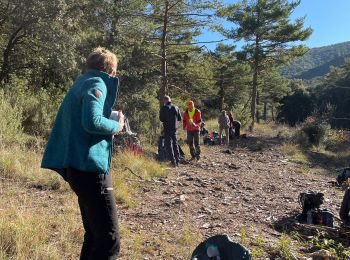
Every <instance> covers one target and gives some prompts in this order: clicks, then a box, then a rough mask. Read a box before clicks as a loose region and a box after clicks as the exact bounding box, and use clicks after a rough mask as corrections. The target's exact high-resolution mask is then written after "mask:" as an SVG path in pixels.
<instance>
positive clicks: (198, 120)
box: [183, 108, 202, 131]
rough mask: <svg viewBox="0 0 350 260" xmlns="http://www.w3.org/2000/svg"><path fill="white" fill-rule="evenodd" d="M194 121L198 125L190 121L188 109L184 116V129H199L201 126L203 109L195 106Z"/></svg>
mask: <svg viewBox="0 0 350 260" xmlns="http://www.w3.org/2000/svg"><path fill="white" fill-rule="evenodd" d="M192 121H193V123H194V124H195V125H196V126H193V125H192V124H191V123H190V116H189V114H188V110H186V111H185V113H184V116H183V129H184V130H186V129H187V131H199V130H200V128H201V123H202V116H201V111H199V110H198V109H197V108H195V112H194V115H193V119H192Z"/></svg>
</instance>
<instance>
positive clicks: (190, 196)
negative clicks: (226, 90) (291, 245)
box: [120, 135, 343, 259]
mask: <svg viewBox="0 0 350 260" xmlns="http://www.w3.org/2000/svg"><path fill="white" fill-rule="evenodd" d="M282 144H283V141H281V140H278V139H277V138H272V137H268V136H254V135H252V136H249V137H248V138H247V139H239V140H235V142H234V148H233V149H232V153H231V154H230V153H226V150H227V147H226V146H205V147H204V146H202V158H201V160H200V161H199V162H194V163H190V164H184V165H181V166H180V167H178V168H176V169H170V171H171V173H170V174H169V176H168V177H167V178H164V179H162V178H161V179H156V180H154V181H153V182H151V183H148V184H144V185H143V188H142V191H143V192H141V193H139V194H138V196H139V198H138V201H139V202H140V203H137V205H136V207H133V208H130V209H121V211H122V212H121V214H120V219H121V222H122V224H123V225H126V226H129V227H130V229H131V230H133V231H134V232H139V231H140V230H144V231H145V232H146V233H147V236H150V237H151V236H152V237H154V236H158V235H159V234H160V233H164V232H167V231H169V232H177V231H178V232H181V230H182V229H183V227H184V225H190V226H191V228H192V230H199V232H200V233H201V235H202V237H203V238H206V237H209V236H211V235H215V234H228V235H230V236H231V237H232V238H233V239H235V240H237V241H242V239H244V238H242V236H247V239H248V244H250V245H252V244H254V243H252V241H254V240H256V239H263V240H264V241H265V245H266V244H269V245H271V246H274V245H275V244H276V243H277V241H278V239H279V238H280V236H281V233H280V232H279V231H277V230H276V225H278V224H279V223H281V222H283V221H284V220H285V219H288V218H289V217H291V216H293V215H295V213H296V212H300V206H299V204H298V195H299V193H300V192H302V191H306V190H318V191H321V192H323V193H324V194H325V203H324V204H323V206H322V207H323V208H327V209H329V210H330V211H331V212H333V213H334V214H335V215H336V216H338V211H339V207H340V203H341V199H342V196H343V191H342V190H340V189H338V188H335V187H332V185H331V184H330V183H329V181H334V178H335V174H336V171H335V169H325V168H324V167H323V168H322V167H320V166H318V165H317V164H316V163H304V164H301V163H297V162H293V161H291V160H290V159H289V158H287V157H286V156H284V155H283V154H282V153H281V151H280V147H281V145H282ZM248 247H249V245H248ZM252 247H254V245H252ZM158 254H159V257H156V258H154V259H165V258H163V257H162V249H161V248H160V249H159V252H158ZM172 258H173V259H184V258H183V257H181V256H172ZM145 259H153V258H152V257H151V258H147V257H146V258H145Z"/></svg>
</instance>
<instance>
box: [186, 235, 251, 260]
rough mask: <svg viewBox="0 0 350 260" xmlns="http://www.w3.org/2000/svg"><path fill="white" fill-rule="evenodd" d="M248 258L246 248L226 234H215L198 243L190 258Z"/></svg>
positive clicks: (195, 259) (204, 259)
mask: <svg viewBox="0 0 350 260" xmlns="http://www.w3.org/2000/svg"><path fill="white" fill-rule="evenodd" d="M216 259H220V260H250V259H252V256H251V254H250V252H249V250H248V249H246V248H245V247H244V246H242V245H240V244H238V243H236V242H234V241H233V240H232V239H231V238H230V237H229V236H227V235H216V236H212V237H210V238H208V239H207V240H205V241H204V242H202V243H200V244H199V245H198V246H197V247H196V249H195V250H194V251H193V253H192V257H191V260H216Z"/></svg>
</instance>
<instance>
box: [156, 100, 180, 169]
mask: <svg viewBox="0 0 350 260" xmlns="http://www.w3.org/2000/svg"><path fill="white" fill-rule="evenodd" d="M163 101H164V106H162V108H161V109H160V111H159V120H160V121H161V122H163V127H164V138H165V146H166V150H167V153H168V156H169V157H170V161H171V163H172V165H173V166H174V167H177V166H178V165H179V161H180V152H179V145H178V143H177V137H176V131H177V128H178V127H179V121H181V120H182V118H181V113H180V109H179V108H178V107H177V106H175V105H174V104H172V103H171V98H170V97H169V96H164V98H163Z"/></svg>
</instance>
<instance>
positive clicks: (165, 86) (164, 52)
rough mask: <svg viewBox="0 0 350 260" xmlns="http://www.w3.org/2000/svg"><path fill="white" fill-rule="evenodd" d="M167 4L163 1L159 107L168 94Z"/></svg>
mask: <svg viewBox="0 0 350 260" xmlns="http://www.w3.org/2000/svg"><path fill="white" fill-rule="evenodd" d="M168 12H169V2H168V1H165V10H164V18H163V34H162V42H161V51H162V61H161V62H162V64H161V74H162V82H161V86H160V89H159V92H158V98H159V105H160V107H161V106H162V105H163V97H164V95H167V94H168V63H167V62H168V61H167V38H168V21H169V16H168Z"/></svg>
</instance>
